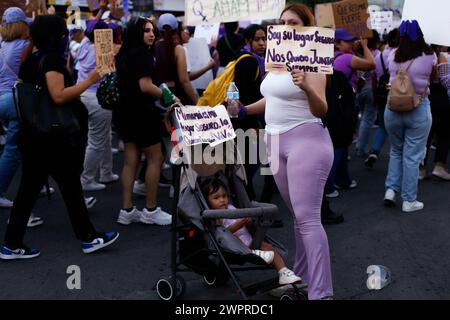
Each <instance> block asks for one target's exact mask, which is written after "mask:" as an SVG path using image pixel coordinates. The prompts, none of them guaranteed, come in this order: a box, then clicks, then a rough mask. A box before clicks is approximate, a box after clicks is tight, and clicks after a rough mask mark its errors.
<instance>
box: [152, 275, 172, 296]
mask: <svg viewBox="0 0 450 320" xmlns="http://www.w3.org/2000/svg"><path fill="white" fill-rule="evenodd" d="M156 292H157V293H158V296H159V298H160V299H162V300H171V299H173V289H172V284H171V283H170V281H169V280H166V279H159V280H158V282H157V283H156Z"/></svg>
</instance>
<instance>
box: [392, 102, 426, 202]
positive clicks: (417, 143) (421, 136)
mask: <svg viewBox="0 0 450 320" xmlns="http://www.w3.org/2000/svg"><path fill="white" fill-rule="evenodd" d="M384 124H385V126H386V130H387V132H388V135H389V139H390V142H391V153H390V158H389V169H388V175H387V177H386V183H385V186H386V188H389V189H392V190H394V191H396V192H400V191H401V197H402V199H403V200H404V201H414V200H416V198H417V186H418V178H419V164H420V161H421V160H422V159H423V156H424V152H425V146H426V144H427V138H428V134H429V133H430V129H431V111H430V101H429V100H428V98H425V99H422V102H421V103H420V105H419V106H418V107H417V108H416V109H414V110H412V111H409V112H402V113H399V112H393V111H391V110H389V108H386V111H385V113H384Z"/></svg>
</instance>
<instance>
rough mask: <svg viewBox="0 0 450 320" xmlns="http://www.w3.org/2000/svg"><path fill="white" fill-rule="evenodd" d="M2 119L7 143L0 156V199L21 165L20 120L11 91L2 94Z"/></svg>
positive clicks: (0, 114)
mask: <svg viewBox="0 0 450 320" xmlns="http://www.w3.org/2000/svg"><path fill="white" fill-rule="evenodd" d="M0 119H1V120H2V123H3V125H4V126H5V127H6V143H5V147H4V149H3V153H2V155H1V156H0V197H4V196H5V194H6V191H7V190H8V187H9V185H10V183H11V181H12V179H13V177H14V175H15V173H16V171H17V168H18V167H19V164H20V153H19V148H18V147H17V134H18V132H19V118H18V117H17V112H16V108H15V106H14V99H13V94H12V92H10V91H3V92H0Z"/></svg>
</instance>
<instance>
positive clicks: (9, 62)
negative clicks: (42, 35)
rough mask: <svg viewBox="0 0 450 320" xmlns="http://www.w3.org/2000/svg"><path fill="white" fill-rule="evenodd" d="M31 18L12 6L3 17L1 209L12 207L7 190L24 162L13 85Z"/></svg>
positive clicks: (25, 44)
mask: <svg viewBox="0 0 450 320" xmlns="http://www.w3.org/2000/svg"><path fill="white" fill-rule="evenodd" d="M30 22H31V19H29V18H27V17H26V16H25V13H24V12H23V11H22V9H20V8H17V7H11V8H8V9H7V10H6V11H5V12H4V14H3V18H2V25H1V38H2V39H3V41H2V42H1V49H0V120H1V121H2V123H3V125H5V126H6V129H7V131H6V143H5V147H4V150H3V154H2V155H1V156H0V208H11V207H12V206H13V202H12V201H10V200H8V199H7V198H6V191H7V189H8V187H9V185H10V184H11V181H12V179H13V177H14V175H15V173H16V171H17V168H18V167H19V164H20V154H19V149H18V147H17V133H18V131H19V118H18V117H17V113H16V108H15V106H14V99H13V93H12V88H13V87H14V84H15V83H16V81H17V78H18V74H19V67H20V62H21V57H22V54H23V53H24V51H25V49H26V48H27V47H28V46H29V44H30V41H29V40H28V38H29V27H28V24H29V23H30Z"/></svg>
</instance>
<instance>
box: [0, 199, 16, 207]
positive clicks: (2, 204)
mask: <svg viewBox="0 0 450 320" xmlns="http://www.w3.org/2000/svg"><path fill="white" fill-rule="evenodd" d="M13 205H14V202H12V201H11V200H8V199H6V198H1V197H0V208H12V206H13Z"/></svg>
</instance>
